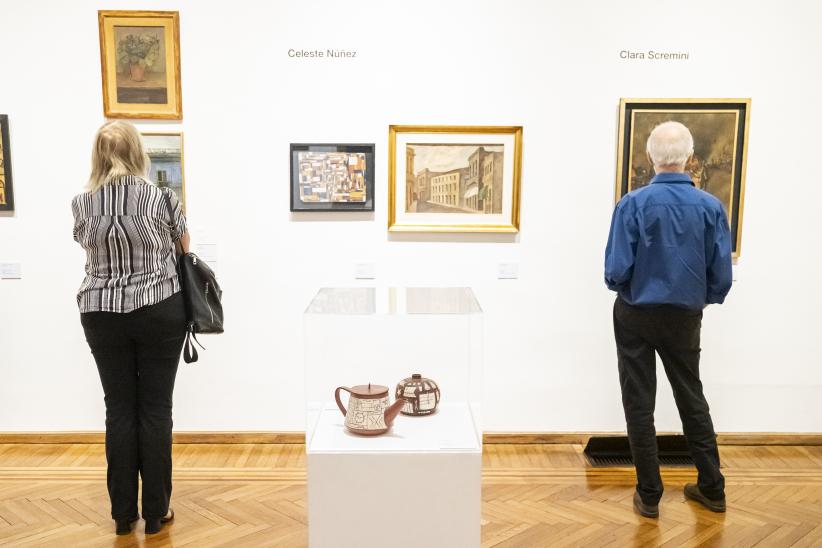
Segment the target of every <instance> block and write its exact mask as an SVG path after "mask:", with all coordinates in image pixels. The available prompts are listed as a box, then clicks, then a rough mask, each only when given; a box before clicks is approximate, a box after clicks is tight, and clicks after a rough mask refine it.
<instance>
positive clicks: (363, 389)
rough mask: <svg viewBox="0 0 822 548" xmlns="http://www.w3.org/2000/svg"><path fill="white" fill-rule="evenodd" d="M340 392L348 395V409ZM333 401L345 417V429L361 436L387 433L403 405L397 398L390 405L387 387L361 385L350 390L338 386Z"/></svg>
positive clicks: (402, 400) (400, 399) (402, 401)
mask: <svg viewBox="0 0 822 548" xmlns="http://www.w3.org/2000/svg"><path fill="white" fill-rule="evenodd" d="M340 390H345V391H346V392H348V393H349V394H350V397H349V398H348V409H346V408H345V406H344V405H343V404H342V400H341V399H340ZM334 399H335V400H337V407H339V408H340V411H341V412H342V414H343V415H344V416H345V427H346V428H348V430H349V431H350V432H353V433H354V434H360V435H363V436H376V435H378V434H384V433H386V432H388V430H389V429H390V428H391V425H392V424H394V419H395V418H397V415H398V414H399V413H400V410H401V409H402V407H403V405H404V403H405V400H404V399H402V398H399V397H398V398H397V401H395V402H394V403H393V405H392V404H391V403H390V401H389V399H388V387H387V386H380V385H379V384H361V385H357V386H352V387H351V388H347V387H345V386H340V387H339V388H337V390H336V391H335V392H334Z"/></svg>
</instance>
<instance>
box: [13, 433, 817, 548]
mask: <svg viewBox="0 0 822 548" xmlns="http://www.w3.org/2000/svg"><path fill="white" fill-rule="evenodd" d="M721 453H722V458H723V466H724V471H725V474H726V481H727V495H728V512H727V513H726V514H724V515H722V514H712V513H710V512H708V511H706V510H703V509H701V508H700V507H698V506H697V505H695V504H694V503H691V502H686V501H685V500H684V497H683V495H682V486H683V485H684V484H685V482H686V481H693V480H694V477H695V472H694V471H692V470H688V469H667V470H665V471H664V472H663V477H664V480H665V484H666V492H665V495H664V497H663V500H662V504H661V505H660V513H661V516H660V518H659V520H650V519H646V518H642V517H640V516H638V515H637V514H635V513H634V511H633V509H632V506H631V497H632V496H633V484H634V475H633V472H632V470H630V469H608V470H602V469H592V468H589V467H587V465H586V464H585V461H584V459H583V457H582V448H581V447H580V446H577V445H487V446H486V447H485V455H484V468H483V470H484V471H483V476H484V477H483V522H482V545H483V547H488V548H490V547H497V548H509V547H517V548H519V547H522V548H532V547H533V548H537V547H544V546H546V547H547V546H551V547H554V546H556V547H561V546H590V547H599V546H613V547H621V546H735V547H736V546H738V547H747V546H762V547H768V546H774V547H787V546H797V547H802V546H822V447H740V446H726V447H723V448H722V449H721ZM174 463H175V471H174V478H175V479H174V495H173V504H172V505H173V507H174V509H175V512H176V515H177V518H176V520H175V522H174V523H173V524H172V525H171V526H169V527H167V528H166V529H165V530H164V531H163V532H162V533H160V534H159V535H155V536H153V537H149V538H147V537H145V535H144V534H143V532H142V522H139V525H138V527H137V529H136V531H135V533H134V534H132V535H130V536H128V537H117V536H115V535H114V525H113V522H112V521H111V519H110V517H109V502H108V497H107V494H106V489H105V455H104V452H103V447H102V446H100V445H95V444H78V445H59V444H34V445H21V444H10V445H0V545H2V546H4V547H5V546H58V547H70V546H113V547H121V546H122V547H125V546H192V547H195V546H196V547H205V546H232V547H243V546H254V547H257V546H276V547H279V548H288V547H302V546H306V544H307V533H306V531H307V528H306V484H305V455H304V448H303V446H301V445H228V444H221V445H205V444H197V445H177V446H175V461H174ZM386 546H390V542H389V541H388V539H387V542H386ZM454 548H463V547H454ZM466 548H467V547H466Z"/></svg>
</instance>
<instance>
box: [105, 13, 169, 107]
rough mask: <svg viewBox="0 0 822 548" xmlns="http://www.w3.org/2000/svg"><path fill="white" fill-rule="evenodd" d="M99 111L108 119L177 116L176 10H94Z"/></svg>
mask: <svg viewBox="0 0 822 548" xmlns="http://www.w3.org/2000/svg"><path fill="white" fill-rule="evenodd" d="M97 15H98V24H99V27H100V64H101V73H102V79H103V110H104V113H105V116H106V117H108V118H144V119H164V120H181V119H182V118H183V99H182V89H181V88H182V86H181V83H180V18H179V14H178V12H176V11H119V10H117V11H98V12H97Z"/></svg>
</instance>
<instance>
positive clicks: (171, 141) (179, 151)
mask: <svg viewBox="0 0 822 548" xmlns="http://www.w3.org/2000/svg"><path fill="white" fill-rule="evenodd" d="M142 136H143V146H144V147H145V151H146V154H148V158H149V160H151V168H150V169H149V173H148V178H149V180H150V181H151V182H153V183H154V184H156V185H157V186H158V187H160V188H170V189H171V190H173V191H174V193H175V194H176V195H177V198H178V199H179V200H180V203H181V204H182V205H183V208H184V209H185V177H184V170H183V134H182V133H143V134H142Z"/></svg>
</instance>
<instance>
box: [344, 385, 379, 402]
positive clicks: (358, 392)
mask: <svg viewBox="0 0 822 548" xmlns="http://www.w3.org/2000/svg"><path fill="white" fill-rule="evenodd" d="M350 391H351V394H353V395H354V396H357V397H358V398H364V399H376V398H382V397H387V396H388V387H387V386H382V385H379V384H370V383H369V384H358V385H357V386H352V387H351V388H350Z"/></svg>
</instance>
